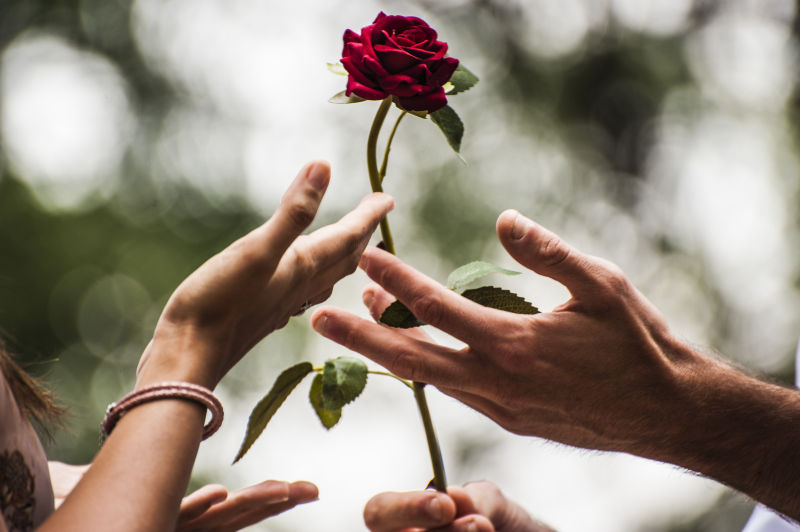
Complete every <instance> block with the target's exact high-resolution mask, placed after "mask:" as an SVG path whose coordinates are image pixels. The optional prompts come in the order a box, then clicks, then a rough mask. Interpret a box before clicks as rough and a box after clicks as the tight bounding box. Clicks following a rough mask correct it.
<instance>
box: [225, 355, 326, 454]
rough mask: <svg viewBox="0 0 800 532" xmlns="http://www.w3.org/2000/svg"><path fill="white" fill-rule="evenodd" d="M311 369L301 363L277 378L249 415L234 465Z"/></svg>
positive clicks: (311, 367)
mask: <svg viewBox="0 0 800 532" xmlns="http://www.w3.org/2000/svg"><path fill="white" fill-rule="evenodd" d="M313 369H314V366H312V365H311V363H310V362H301V363H299V364H296V365H294V366H292V367H291V368H289V369H286V370H284V372H283V373H281V374H280V375H279V376H278V378H277V379H276V380H275V384H273V385H272V388H271V389H270V391H269V393H267V395H265V396H264V398H263V399H261V401H259V402H258V404H257V405H256V407H255V408H254V409H253V411H252V412H251V413H250V419H248V421H247V431H246V432H245V436H244V440H243V441H242V446H241V447H240V448H239V452H238V453H237V454H236V458H235V459H234V460H233V463H234V464H235V463H236V462H238V461H239V460H240V459H241V458H242V457H243V456H244V455H245V453H247V451H248V450H249V449H250V447H251V446H252V445H253V443H255V441H256V440H257V439H258V437H259V436H261V433H262V432H264V429H265V428H266V426H267V423H269V420H270V419H272V416H274V415H275V412H277V411H278V408H280V406H281V405H282V404H283V402H284V401H285V400H286V398H287V397H289V394H290V393H292V390H294V389H295V388H296V387H297V385H298V384H300V381H302V380H303V379H304V378H305V376H306V375H308V374H309V373H311V371H313Z"/></svg>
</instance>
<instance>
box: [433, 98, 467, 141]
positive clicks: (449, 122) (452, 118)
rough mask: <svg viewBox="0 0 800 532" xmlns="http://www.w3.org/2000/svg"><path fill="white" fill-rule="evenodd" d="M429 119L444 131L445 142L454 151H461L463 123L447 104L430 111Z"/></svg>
mask: <svg viewBox="0 0 800 532" xmlns="http://www.w3.org/2000/svg"><path fill="white" fill-rule="evenodd" d="M431 120H433V123H434V124H436V125H437V126H439V129H441V130H442V133H444V137H445V138H446V139H447V143H448V144H449V145H450V147H451V148H453V150H454V151H455V152H456V153H459V151H461V137H463V136H464V123H463V122H462V121H461V119H460V118H459V117H458V114H456V112H455V111H454V110H453V108H452V107H450V106H449V105H445V106H444V107H442V108H441V109H439V110H438V111H436V112H433V113H431Z"/></svg>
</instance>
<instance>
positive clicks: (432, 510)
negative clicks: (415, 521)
mask: <svg viewBox="0 0 800 532" xmlns="http://www.w3.org/2000/svg"><path fill="white" fill-rule="evenodd" d="M428 516H429V517H430V518H431V519H433V520H434V521H440V520H441V519H442V516H443V513H442V503H441V502H439V497H434V498H433V499H431V500H430V501H429V502H428Z"/></svg>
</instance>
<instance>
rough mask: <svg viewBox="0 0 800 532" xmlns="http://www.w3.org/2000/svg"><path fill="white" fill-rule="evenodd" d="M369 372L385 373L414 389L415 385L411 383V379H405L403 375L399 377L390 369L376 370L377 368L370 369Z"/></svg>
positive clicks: (375, 373)
mask: <svg viewBox="0 0 800 532" xmlns="http://www.w3.org/2000/svg"><path fill="white" fill-rule="evenodd" d="M367 373H371V374H372V375H384V376H386V377H391V378H393V379H395V380H398V381H400V382H402V383H403V384H405V385H406V386H408V387H409V388H411V389H412V390H413V389H414V385H413V384H411V382H410V381H407V380H405V379H403V378H402V377H398V376H397V375H395V374H394V373H389V372H388V371H375V370H368V371H367Z"/></svg>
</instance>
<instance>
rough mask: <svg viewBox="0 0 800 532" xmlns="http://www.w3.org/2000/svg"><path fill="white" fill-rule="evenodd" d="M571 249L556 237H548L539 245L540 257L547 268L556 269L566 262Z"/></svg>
mask: <svg viewBox="0 0 800 532" xmlns="http://www.w3.org/2000/svg"><path fill="white" fill-rule="evenodd" d="M570 253H571V250H570V247H569V246H567V245H566V244H564V242H563V241H562V240H561V239H560V238H559V237H557V236H555V235H549V236H547V237H546V238H545V239H544V240H543V241H542V242H541V243H540V244H539V256H540V257H541V260H542V262H543V263H544V265H545V266H550V267H555V266H558V265H560V264H562V263H563V262H565V261H566V260H567V259H568V258H569V256H570Z"/></svg>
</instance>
